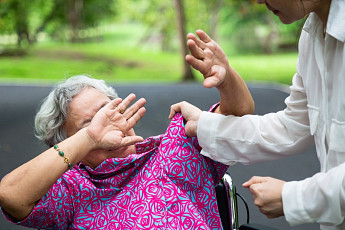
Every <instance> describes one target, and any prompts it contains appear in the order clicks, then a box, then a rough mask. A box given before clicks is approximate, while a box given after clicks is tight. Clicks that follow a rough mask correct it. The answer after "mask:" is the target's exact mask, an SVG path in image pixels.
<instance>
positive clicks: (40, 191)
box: [0, 130, 92, 220]
mask: <svg viewBox="0 0 345 230" xmlns="http://www.w3.org/2000/svg"><path fill="white" fill-rule="evenodd" d="M90 143H91V142H90V140H89V137H88V135H87V133H86V132H85V130H81V131H79V132H77V133H76V134H75V135H73V136H71V137H70V138H68V139H66V140H64V141H63V142H61V143H59V144H58V146H59V148H60V149H61V150H63V152H64V153H65V156H66V157H68V158H69V162H71V163H72V164H76V163H78V162H79V161H81V160H82V158H84V157H85V155H86V154H87V153H88V152H89V151H90V150H91V149H90V148H91V147H92V145H91V144H90ZM67 170H68V165H67V164H66V163H64V159H63V157H61V156H60V155H59V154H58V152H57V151H56V150H54V149H53V148H50V149H48V150H46V151H45V152H43V153H41V154H40V155H38V156H37V157H35V158H34V159H32V160H30V161H29V162H27V163H25V164H24V165H22V166H20V167H18V168H17V169H15V170H13V171H12V172H11V173H9V174H8V175H7V176H6V177H4V178H3V180H2V181H1V184H0V204H1V206H2V208H3V209H4V210H6V211H7V212H8V213H9V214H10V215H12V216H13V217H14V218H16V219H19V220H20V219H24V218H25V217H26V216H28V215H29V214H30V212H31V210H32V209H33V207H34V206H35V204H36V202H37V201H39V200H40V199H41V198H42V197H43V196H44V195H45V194H46V193H47V192H48V191H49V189H50V187H51V186H52V185H53V184H54V183H55V182H56V180H57V179H58V178H59V177H60V176H61V175H62V174H63V173H64V172H66V171H67Z"/></svg>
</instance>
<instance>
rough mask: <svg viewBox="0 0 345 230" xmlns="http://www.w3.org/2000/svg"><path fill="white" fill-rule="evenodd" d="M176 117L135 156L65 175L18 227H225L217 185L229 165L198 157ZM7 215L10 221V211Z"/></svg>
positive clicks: (193, 141) (141, 145)
mask: <svg viewBox="0 0 345 230" xmlns="http://www.w3.org/2000/svg"><path fill="white" fill-rule="evenodd" d="M200 150H201V148H200V146H199V145H198V142H197V139H196V138H187V136H186V134H185V133H184V124H183V117H182V116H181V114H177V115H175V117H174V118H173V119H172V121H171V123H170V125H169V127H168V129H167V131H166V132H165V134H162V135H159V136H155V137H151V138H148V139H146V140H145V141H144V142H142V143H139V144H137V153H138V154H135V155H130V156H128V157H127V158H112V159H107V160H105V161H104V162H102V163H101V164H100V165H99V166H98V167H97V168H95V169H92V168H90V167H88V166H86V165H84V164H82V163H80V164H78V165H76V166H74V168H73V169H71V170H69V171H67V172H66V173H64V174H63V175H62V176H61V178H59V180H58V181H57V182H56V183H55V184H54V185H53V186H52V187H51V189H50V190H49V192H48V193H47V194H46V195H45V196H44V197H43V198H42V199H41V200H40V201H39V202H38V203H37V205H36V206H35V208H34V210H33V211H32V212H31V214H30V215H29V216H28V217H27V218H26V219H25V220H23V221H21V222H18V223H17V224H20V225H24V226H28V227H34V228H41V229H131V230H133V229H188V230H189V229H198V230H199V229H222V224H221V220H220V216H219V213H218V206H217V200H216V194H215V184H216V183H218V181H219V180H220V179H221V177H222V176H223V175H224V173H225V172H226V170H227V166H225V165H223V164H220V163H218V162H215V161H213V160H210V159H209V158H207V157H204V156H202V155H200V154H199V152H200ZM5 215H6V217H7V218H8V219H9V220H10V221H12V222H15V220H13V219H11V217H9V216H8V215H7V214H6V213H5Z"/></svg>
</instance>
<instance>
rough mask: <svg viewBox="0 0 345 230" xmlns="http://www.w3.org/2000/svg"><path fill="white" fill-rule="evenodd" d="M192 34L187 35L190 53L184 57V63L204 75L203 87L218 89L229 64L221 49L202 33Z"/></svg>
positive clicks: (199, 31) (200, 31)
mask: <svg viewBox="0 0 345 230" xmlns="http://www.w3.org/2000/svg"><path fill="white" fill-rule="evenodd" d="M196 34H197V35H198V37H199V38H197V37H196V36H195V35H194V34H192V33H189V34H188V35H187V38H188V41H187V45H188V48H189V50H190V52H191V54H188V55H187V56H186V61H187V62H188V63H189V64H190V65H191V66H193V68H194V69H196V70H198V71H200V73H202V75H204V78H205V80H204V87H206V88H212V87H217V88H218V87H220V86H221V85H222V84H223V83H224V82H225V80H226V79H225V78H226V77H227V75H229V73H228V72H229V69H230V66H229V62H228V59H227V58H226V55H225V53H224V51H223V50H222V49H221V47H220V46H219V45H218V44H217V43H216V42H215V41H213V40H212V39H211V38H210V37H209V36H208V35H207V34H206V33H205V32H204V31H202V30H197V31H196Z"/></svg>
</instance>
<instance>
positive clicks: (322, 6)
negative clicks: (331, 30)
mask: <svg viewBox="0 0 345 230" xmlns="http://www.w3.org/2000/svg"><path fill="white" fill-rule="evenodd" d="M331 1H332V0H322V1H320V3H319V4H318V6H317V8H316V9H315V13H316V14H317V16H319V18H320V19H321V21H322V23H323V28H324V30H325V31H326V26H327V20H328V15H329V9H330V7H331Z"/></svg>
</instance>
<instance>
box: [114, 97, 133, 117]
mask: <svg viewBox="0 0 345 230" xmlns="http://www.w3.org/2000/svg"><path fill="white" fill-rule="evenodd" d="M135 98H136V96H135V94H134V93H131V94H129V95H128V96H127V97H126V98H125V99H124V100H123V101H122V103H120V104H119V105H118V106H117V107H118V109H119V111H120V113H124V112H125V111H126V108H127V106H128V105H129V104H131V103H132V102H133V101H134V100H135Z"/></svg>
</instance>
